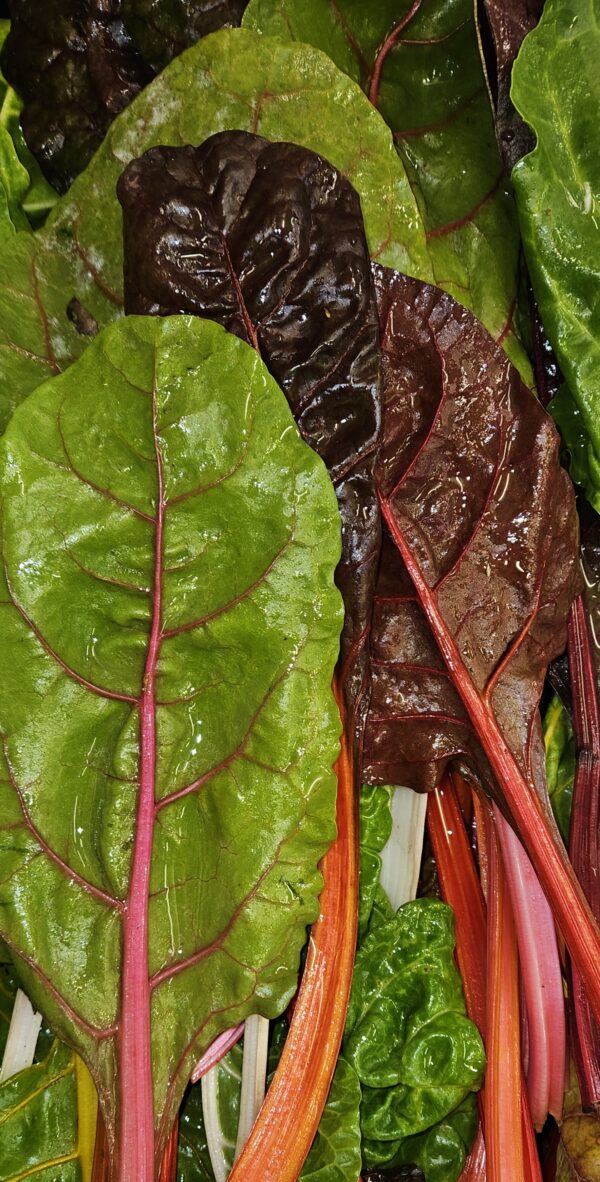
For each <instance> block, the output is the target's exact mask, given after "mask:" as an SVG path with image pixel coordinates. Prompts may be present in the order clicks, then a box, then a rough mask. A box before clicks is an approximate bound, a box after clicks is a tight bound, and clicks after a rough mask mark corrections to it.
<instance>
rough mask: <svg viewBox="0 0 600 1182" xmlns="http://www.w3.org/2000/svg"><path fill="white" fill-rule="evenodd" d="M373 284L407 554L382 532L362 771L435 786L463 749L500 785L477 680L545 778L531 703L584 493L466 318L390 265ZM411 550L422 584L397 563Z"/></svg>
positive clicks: (555, 641)
mask: <svg viewBox="0 0 600 1182" xmlns="http://www.w3.org/2000/svg"><path fill="white" fill-rule="evenodd" d="M376 284H377V288H378V293H379V302H380V316H381V324H382V348H383V365H384V403H385V418H384V422H385V430H384V442H383V446H382V450H381V453H380V460H379V462H378V469H379V474H378V480H379V484H380V490H381V496H382V499H383V501H384V502H385V504H386V505H387V506H389V509H388V510H387V512H389V518H390V522H391V525H393V526H394V527H395V528H396V529H397V531H398V533H399V535H400V538H401V539H403V541H402V544H403V545H404V547H405V551H406V554H405V555H404V558H403V559H401V558H400V555H398V557H397V558H396V559H394V557H393V555H390V550H389V548H388V549H387V550H386V542H385V540H384V552H383V559H382V565H381V572H382V573H381V575H380V585H379V587H378V590H377V600H376V604H375V613H374V625H373V633H372V651H373V678H372V697H371V707H370V714H369V718H368V722H367V730H366V737H365V765H366V767H365V773H364V774H365V779H366V780H367V781H370V782H375V783H390V782H391V783H398V784H409V785H414V786H415V787H417V788H430V787H432V786H433V785H434V783H435V782H436V781H437V780H438V779H439V776H440V774H441V772H442V771H443V768H444V765H445V763H446V762H447V761H448V759H452V758H456V757H461V756H464V757H465V758H466V759H467V762H468V763H470V764H471V765H472V766H474V767H476V768H477V769H478V770H479V774H480V776H481V777H482V778H483V780H484V781H487V782H488V784H489V786H490V787H491V789H492V791H493V790H494V785H493V782H492V781H491V780H490V773H489V769H488V768H487V766H486V762H485V760H484V759H483V757H482V754H481V751H480V750H479V742H478V739H477V738H476V737H475V735H474V732H473V730H472V727H471V723H470V722H469V720H468V718H467V714H466V711H465V708H464V706H463V704H462V700H461V698H460V697H459V694H458V692H457V691H456V689H455V684H456V685H458V684H459V683H460V678H461V677H463V676H465V677H467V676H468V678H470V679H471V681H472V682H473V683H474V685H475V687H476V689H477V691H478V694H479V695H480V696H481V698H482V699H483V701H484V702H485V704H486V709H489V711H490V712H491V713H492V714H493V716H494V717H495V718H496V720H497V722H498V724H499V726H500V728H501V730H502V732H503V734H504V738H505V740H506V742H507V743H508V745H509V747H510V748H511V750H512V752H513V754H514V756H515V758H516V760H517V762H518V764H519V766H520V768H521V771H522V772H523V773H524V774H525V776H526V778H527V779H528V781H529V783H530V784H531V785H532V786H534V787H535V786H536V785H538V786H539V785H540V784H543V782H544V774H545V773H544V746H543V739H542V733H541V725H540V720H539V715H538V709H537V707H538V702H539V697H540V694H541V690H542V686H543V681H544V677H545V673H546V667H547V664H548V662H549V661H550V659H551V658H552V657H553V656H555V655H558V653H559V652H561V651H562V649H563V648H564V645H565V640H566V621H567V614H568V611H569V606H570V603H571V601H572V599H573V596H574V594H575V592H576V590H577V589H578V586H579V572H578V555H577V541H578V526H577V516H576V512H575V502H574V496H573V490H572V487H571V485H570V481H569V479H568V477H567V475H566V473H565V472H564V471H563V470H562V469H561V467H560V465H559V460H558V437H557V433H556V430H555V428H554V426H553V423H552V420H551V419H550V417H549V416H548V415H547V414H546V412H545V411H544V410H543V409H542V407H541V406H540V404H539V402H538V401H537V399H536V398H535V397H534V396H533V394H531V392H530V391H529V390H527V389H526V387H525V386H524V385H523V383H522V382H521V381H520V379H519V376H518V374H517V372H516V370H515V369H514V368H513V367H512V365H511V364H510V362H509V361H508V359H507V358H506V356H505V355H504V353H503V351H502V349H500V348H499V347H498V346H497V345H496V344H495V343H494V341H492V340H491V339H490V337H489V336H488V335H487V333H486V332H485V330H484V329H483V328H482V326H481V325H480V324H479V323H478V322H477V321H476V320H475V318H474V317H473V316H472V314H471V313H469V312H467V311H466V310H465V309H463V308H461V307H460V306H459V305H458V304H456V303H455V302H454V301H453V300H452V298H451V297H450V296H448V295H445V294H443V293H442V292H440V291H438V290H436V289H435V288H431V287H428V286H426V285H424V284H419V283H418V282H417V281H415V280H411V279H407V278H406V277H404V276H400V275H394V274H392V273H391V272H386V271H385V270H384V269H383V268H377V280H376ZM407 555H410V556H411V562H413V564H414V574H415V577H418V579H419V580H421V583H422V586H421V590H420V592H419V595H417V592H416V591H415V587H414V586H413V584H412V582H411V580H410V579H409V578H408V575H407V573H406V571H405V570H404V569H403V561H406V560H407ZM427 595H431V597H432V599H433V600H434V601H435V603H436V604H437V608H438V609H439V613H440V617H441V619H440V622H439V629H440V633H439V635H438V636H437V638H436V639H434V635H433V632H432V630H431V629H430V626H429V624H428V623H427V622H426V619H425V614H424V612H423V611H422V608H421V605H420V604H421V599H422V597H423V596H427ZM442 631H443V632H444V634H450V635H451V636H452V637H453V640H454V642H455V643H456V645H457V665H456V669H455V671H454V680H453V679H452V677H451V676H450V674H449V672H448V668H447V666H446V664H445V663H444V662H443V661H442V658H441V655H440V652H439V651H438V648H437V643H436V641H439V640H440V638H441V632H442ZM459 666H460V667H459ZM517 702H518V708H517V706H516V703H517ZM427 761H428V762H427Z"/></svg>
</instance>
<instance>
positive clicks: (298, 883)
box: [0, 317, 341, 1140]
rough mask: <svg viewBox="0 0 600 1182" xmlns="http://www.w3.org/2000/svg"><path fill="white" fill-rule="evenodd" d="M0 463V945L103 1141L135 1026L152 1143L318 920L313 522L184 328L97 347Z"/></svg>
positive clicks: (235, 379)
mask: <svg viewBox="0 0 600 1182" xmlns="http://www.w3.org/2000/svg"><path fill="white" fill-rule="evenodd" d="M2 462H3V482H2V491H3V505H4V525H3V551H4V561H5V565H6V579H7V583H6V586H5V588H4V592H3V603H2V607H1V610H0V639H1V643H2V649H3V653H4V655H5V665H4V669H3V676H2V681H1V682H0V728H1V730H2V733H3V735H4V744H3V745H4V754H3V770H2V784H1V792H2V800H3V804H2V809H1V815H2V819H3V830H2V845H3V851H4V852H3V853H2V858H3V860H4V864H5V865H6V867H7V871H8V873H7V875H6V876H5V878H4V881H3V883H2V888H1V893H0V931H1V933H2V936H3V938H4V939H5V940H6V942H7V943H8V944H9V946H10V948H11V951H12V953H13V955H14V956H15V957H16V958H17V959H18V962H19V971H20V974H21V976H22V977H23V979H24V981H25V984H26V987H27V992H28V993H29V995H30V996H31V998H32V1000H33V1001H34V1003H35V1004H36V1006H37V1007H38V1008H40V1009H41V1010H42V1012H44V1014H45V1015H46V1016H47V1018H48V1019H49V1020H50V1022H51V1024H52V1025H53V1027H54V1028H55V1029H56V1030H57V1032H58V1033H59V1034H62V1035H63V1036H66V1037H68V1038H69V1039H70V1040H72V1042H73V1043H74V1045H75V1046H76V1047H77V1048H78V1049H80V1051H81V1053H82V1055H83V1056H84V1058H85V1059H86V1061H87V1062H88V1063H89V1064H90V1066H91V1069H92V1071H93V1073H94V1075H95V1078H96V1080H97V1082H98V1084H99V1087H100V1092H101V1098H102V1101H103V1104H104V1107H105V1113H106V1117H107V1122H108V1125H109V1129H110V1127H111V1123H112V1122H113V1121H114V1114H115V1096H114V1087H115V1078H116V1074H117V1073H118V1076H119V1079H120V1081H121V1084H122V1086H123V1088H124V1094H125V1095H126V1096H128V1097H129V1096H133V1097H134V1099H133V1100H132V1101H131V1104H130V1105H129V1106H127V1105H125V1106H124V1107H123V1109H122V1110H121V1113H120V1116H121V1126H122V1128H123V1129H127V1121H128V1120H129V1121H133V1120H134V1119H135V1118H136V1114H137V1112H138V1109H137V1108H136V1101H137V1097H138V1096H139V1094H140V1089H142V1088H143V1084H144V1078H147V1077H144V1076H143V1073H142V1072H139V1071H138V1072H137V1074H136V1073H135V1060H134V1058H133V1057H132V1056H133V1052H134V1050H135V1054H136V1055H137V1054H138V1053H144V1046H141V1047H140V1045H139V1037H140V1035H139V1015H140V1014H142V1015H144V1014H146V1013H149V1021H150V1032H149V1038H150V1042H151V1046H146V1051H147V1054H148V1055H150V1054H151V1057H152V1074H153V1081H154V1101H153V1102H154V1113H155V1120H156V1126H157V1130H158V1133H157V1136H158V1140H160V1139H161V1136H162V1135H163V1131H164V1129H168V1127H169V1118H170V1117H172V1115H173V1112H174V1110H175V1107H176V1106H177V1104H178V1102H179V1100H180V1098H181V1094H182V1092H183V1088H184V1086H185V1083H186V1079H187V1076H188V1073H189V1071H190V1068H191V1066H192V1065H193V1063H194V1062H196V1061H197V1060H198V1058H199V1056H200V1055H201V1054H202V1052H203V1050H204V1049H205V1048H206V1047H207V1045H208V1044H209V1043H210V1042H211V1041H212V1039H213V1038H214V1037H215V1035H216V1034H217V1033H218V1032H219V1031H220V1030H222V1029H224V1028H226V1027H229V1026H231V1025H232V1024H234V1025H235V1024H236V1023H237V1022H238V1021H240V1019H241V1018H242V1017H244V1016H245V1015H246V1014H247V1013H249V1012H260V1013H263V1014H265V1015H266V1016H269V1017H273V1016H275V1015H276V1014H278V1013H280V1012H281V1010H282V1009H283V1008H284V1007H285V1005H286V1004H287V1002H288V1000H289V998H290V996H291V995H292V993H293V991H294V989H295V985H296V977H297V970H298V962H299V955H300V949H301V947H302V945H303V943H304V940H305V933H306V925H307V924H308V923H310V922H312V921H313V920H314V919H315V917H316V915H317V912H318V894H319V891H320V887H321V876H320V874H319V871H318V869H317V862H318V860H319V859H320V857H321V856H322V854H323V853H324V851H325V849H326V848H327V845H328V844H329V842H330V841H331V839H332V837H333V835H334V832H335V821H334V817H335V777H334V775H333V773H332V770H331V768H332V763H333V760H334V758H335V756H336V753H337V742H338V734H339V719H338V715H337V710H336V708H335V703H334V699H333V696H332V693H331V677H332V671H333V667H334V664H335V661H336V657H337V652H338V644H339V629H340V624H341V611H340V600H339V595H338V593H337V591H336V590H335V588H334V585H333V571H334V568H335V565H336V563H337V560H338V557H339V548H340V544H339V518H338V512H337V504H336V500H335V495H334V492H333V489H332V487H331V484H330V481H329V478H328V476H327V474H326V471H325V468H324V466H323V465H322V463H321V461H320V460H319V459H318V457H317V456H316V455H315V454H314V452H312V451H311V449H310V448H308V447H307V446H306V445H305V444H304V443H303V442H302V441H301V440H300V438H299V436H298V433H297V430H296V427H295V425H294V422H293V419H292V417H291V414H290V411H289V409H288V407H287V404H286V401H285V398H284V397H283V395H282V393H281V392H280V391H279V390H278V388H277V386H276V385H275V383H274V382H273V380H272V379H271V378H270V376H269V375H268V373H267V371H266V370H265V368H264V366H263V365H262V363H261V362H260V360H259V358H258V357H257V356H256V353H255V352H254V351H253V350H252V349H250V348H248V346H247V345H245V344H244V343H243V342H241V341H239V340H238V339H236V338H235V337H234V336H232V335H231V334H227V333H225V332H224V330H223V329H221V328H220V327H219V326H217V325H215V324H210V323H208V322H203V321H199V320H194V319H192V318H187V317H174V318H169V319H164V320H160V319H154V318H150V317H141V318H136V317H130V318H128V319H127V320H126V321H124V322H122V323H120V324H117V325H113V326H111V327H110V328H109V329H107V330H106V331H105V332H104V333H103V334H102V335H101V336H99V337H98V338H97V339H96V340H95V341H94V342H93V343H92V345H91V346H90V348H89V350H88V351H87V353H86V354H85V355H84V357H83V358H81V360H80V361H79V362H78V363H77V366H76V367H74V368H73V369H72V370H71V371H70V372H69V373H67V374H65V375H63V376H61V377H60V378H58V379H57V380H53V381H50V382H48V383H45V384H44V385H43V386H42V387H40V388H39V389H38V390H37V391H36V392H35V394H34V395H33V396H32V397H31V398H30V399H29V400H28V402H27V403H26V404H24V405H23V407H22V408H20V409H19V412H18V413H17V414H16V415H15V416H14V417H13V420H12V422H11V425H10V428H9V430H8V432H7V434H6V436H5V439H4V441H3V448H2ZM161 538H162V545H161V544H159V545H158V550H157V551H156V552H155V545H156V543H157V541H159V542H160V539H161ZM159 588H160V590H159ZM67 619H68V621H69V626H68V627H65V621H66V620H67ZM153 719H155V722H156V736H155V739H153V727H152V720H153ZM140 727H141V737H140ZM267 813H268V816H269V826H268V829H265V827H264V817H265V815H267ZM150 849H151V856H150ZM223 882H227V890H226V891H223V889H222V883H223ZM41 900H43V906H41ZM125 901H126V903H127V907H126V910H125V911H123V906H124V903H125ZM131 916H138V919H137V920H135V922H134V921H133V920H132V919H131ZM144 916H147V917H148V930H149V936H148V940H149V945H148V949H147V951H145V941H144V939H143V930H144V922H145V920H144ZM140 931H141V932H142V942H141V944H140V936H139V933H140ZM140 966H141V967H140ZM138 970H139V974H140V975H138V976H134V979H135V981H136V982H137V983H136V984H135V985H131V986H130V988H129V989H128V990H127V991H126V994H125V996H126V999H127V1001H126V1004H125V1003H124V1004H123V1005H121V1004H120V1000H119V999H120V992H121V977H122V974H123V973H125V974H126V975H127V973H132V972H133V973H134V974H135V973H137V972H138ZM128 979H130V978H128ZM147 1007H150V1010H148V1009H147ZM116 1023H118V1027H117V1026H116ZM127 1047H129V1048H130V1055H129V1056H128V1054H126V1053H125V1050H124V1048H127ZM128 1072H129V1076H131V1075H132V1072H133V1078H132V1079H131V1081H130V1084H128V1083H127V1081H128V1078H129V1076H128ZM134 1079H135V1089H137V1090H136V1091H134ZM161 1120H164V1125H161ZM123 1135H124V1134H123Z"/></svg>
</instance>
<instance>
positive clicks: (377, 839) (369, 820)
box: [358, 784, 392, 944]
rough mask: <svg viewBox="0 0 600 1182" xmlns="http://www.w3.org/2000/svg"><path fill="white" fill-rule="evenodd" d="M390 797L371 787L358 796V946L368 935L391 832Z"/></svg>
mask: <svg viewBox="0 0 600 1182" xmlns="http://www.w3.org/2000/svg"><path fill="white" fill-rule="evenodd" d="M391 794H392V789H391V788H386V787H384V788H378V787H374V786H373V785H371V784H367V785H365V786H363V788H362V789H361V793H360V805H359V808H360V877H359V899H358V941H359V944H360V942H361V940H363V938H364V936H365V935H366V933H367V930H368V927H369V923H370V920H371V916H372V913H373V908H374V906H375V905H376V900H377V899H378V897H379V892H378V889H377V888H378V886H379V875H380V873H381V857H380V854H381V851H382V849H383V847H384V845H385V843H386V841H387V840H388V838H389V836H390V834H391V832H392V814H391V811H390V799H391ZM385 897H386V898H387V896H385ZM390 912H391V906H390Z"/></svg>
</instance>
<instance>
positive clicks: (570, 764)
mask: <svg viewBox="0 0 600 1182" xmlns="http://www.w3.org/2000/svg"><path fill="white" fill-rule="evenodd" d="M544 742H545V746H546V775H547V778H548V793H549V796H550V801H551V803H552V808H553V811H554V815H555V817H556V820H557V821H558V827H559V829H560V831H561V834H562V838H563V841H564V843H565V845H567V844H568V841H569V822H570V820H571V802H572V799H573V779H574V776H575V741H574V739H573V728H572V726H571V721H570V719H569V715H568V713H567V711H566V710H565V707H564V706H563V704H562V702H561V701H560V699H559V698H557V697H556V695H555V696H554V698H553V699H552V701H551V703H550V705H549V706H548V709H547V710H546V713H545V715H544Z"/></svg>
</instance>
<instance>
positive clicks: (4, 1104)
mask: <svg viewBox="0 0 600 1182" xmlns="http://www.w3.org/2000/svg"><path fill="white" fill-rule="evenodd" d="M91 1093H93V1084H92V1082H91V1080H90V1078H89V1076H88V1074H87V1071H86V1070H85V1067H84V1066H83V1064H82V1063H81V1061H80V1060H78V1059H77V1056H76V1055H75V1054H74V1053H73V1051H71V1050H69V1049H68V1047H65V1046H62V1045H61V1044H60V1043H59V1042H54V1043H53V1045H52V1046H51V1047H50V1050H49V1051H48V1054H47V1056H46V1058H45V1059H43V1060H42V1062H40V1063H35V1064H34V1065H33V1066H32V1067H27V1068H25V1070H24V1071H20V1072H19V1074H18V1075H13V1076H12V1077H11V1078H10V1079H7V1080H5V1082H4V1083H0V1142H1V1145H2V1150H1V1152H0V1182H17V1180H18V1179H21V1178H31V1179H33V1180H37V1179H39V1180H40V1182H88V1180H89V1179H90V1177H91V1166H92V1154H93V1140H91V1138H90V1132H91V1131H92V1129H93V1126H90V1124H89V1112H88V1111H86V1109H88V1108H89V1107H90V1105H91V1108H92V1117H93V1116H94V1113H93V1107H94V1103H95V1100H94V1097H93V1095H92V1094H91ZM78 1106H79V1113H78Z"/></svg>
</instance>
